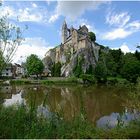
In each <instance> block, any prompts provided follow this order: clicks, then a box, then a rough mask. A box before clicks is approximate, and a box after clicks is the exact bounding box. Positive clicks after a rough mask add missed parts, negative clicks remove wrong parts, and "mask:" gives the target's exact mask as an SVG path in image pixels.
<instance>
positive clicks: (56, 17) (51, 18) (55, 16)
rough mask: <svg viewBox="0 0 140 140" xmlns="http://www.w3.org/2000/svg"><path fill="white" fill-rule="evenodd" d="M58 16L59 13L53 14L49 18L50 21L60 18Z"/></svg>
mask: <svg viewBox="0 0 140 140" xmlns="http://www.w3.org/2000/svg"><path fill="white" fill-rule="evenodd" d="M58 17H59V15H58V14H57V13H56V14H54V15H52V16H51V17H50V19H49V23H52V22H54V21H56V20H57V19H58Z"/></svg>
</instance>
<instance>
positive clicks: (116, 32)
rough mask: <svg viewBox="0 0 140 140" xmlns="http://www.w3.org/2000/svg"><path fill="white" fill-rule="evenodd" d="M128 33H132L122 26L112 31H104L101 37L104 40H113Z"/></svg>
mask: <svg viewBox="0 0 140 140" xmlns="http://www.w3.org/2000/svg"><path fill="white" fill-rule="evenodd" d="M130 34H132V32H131V31H127V30H125V29H123V28H117V29H114V30H112V31H109V32H107V33H105V34H104V35H103V36H102V38H103V39H105V40H115V39H120V38H125V37H127V36H128V35H130Z"/></svg>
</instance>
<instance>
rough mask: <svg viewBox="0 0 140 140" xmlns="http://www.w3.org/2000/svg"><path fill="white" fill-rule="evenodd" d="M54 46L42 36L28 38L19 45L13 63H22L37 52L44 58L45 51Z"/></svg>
mask: <svg viewBox="0 0 140 140" xmlns="http://www.w3.org/2000/svg"><path fill="white" fill-rule="evenodd" d="M51 48H53V47H51V46H49V44H48V43H47V42H46V41H45V40H44V39H42V38H41V37H36V38H26V39H25V41H24V42H23V43H22V45H20V46H19V47H18V50H17V52H16V54H15V56H14V57H13V61H12V62H13V63H21V62H22V61H25V60H26V58H27V57H28V56H29V55H31V54H36V55H38V56H39V58H41V59H42V58H43V57H44V56H45V53H46V52H47V51H48V50H49V49H51Z"/></svg>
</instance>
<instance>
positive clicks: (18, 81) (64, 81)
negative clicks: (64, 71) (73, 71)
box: [1, 77, 82, 85]
mask: <svg viewBox="0 0 140 140" xmlns="http://www.w3.org/2000/svg"><path fill="white" fill-rule="evenodd" d="M9 81H10V84H17V85H22V84H45V85H50V84H78V83H79V84H80V83H82V81H81V80H80V79H77V78H75V77H70V78H65V77H48V78H46V79H44V80H40V79H38V80H35V79H10V80H9ZM1 84H2V81H1ZM4 84H5V83H4Z"/></svg>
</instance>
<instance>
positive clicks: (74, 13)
mask: <svg viewBox="0 0 140 140" xmlns="http://www.w3.org/2000/svg"><path fill="white" fill-rule="evenodd" d="M103 3H107V2H105V1H58V2H57V6H56V9H55V12H54V14H53V15H52V16H51V19H53V20H51V19H50V21H53V22H54V21H56V20H57V19H58V16H61V15H62V16H64V17H66V18H67V19H70V20H73V21H75V20H77V18H78V17H80V16H81V15H82V14H84V12H85V11H87V10H96V9H98V7H99V6H100V5H101V4H103ZM56 15H57V16H56ZM55 17H57V18H55Z"/></svg>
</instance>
